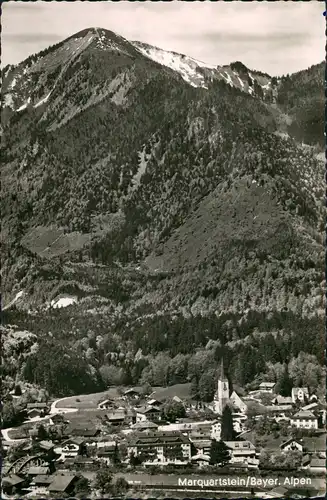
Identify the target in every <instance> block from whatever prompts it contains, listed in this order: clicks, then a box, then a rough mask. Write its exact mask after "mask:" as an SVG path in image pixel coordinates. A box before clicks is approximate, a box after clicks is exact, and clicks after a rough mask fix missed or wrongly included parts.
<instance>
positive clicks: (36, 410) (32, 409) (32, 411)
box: [27, 408, 42, 415]
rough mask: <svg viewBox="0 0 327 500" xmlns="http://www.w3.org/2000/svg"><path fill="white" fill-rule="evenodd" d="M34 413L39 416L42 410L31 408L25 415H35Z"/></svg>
mask: <svg viewBox="0 0 327 500" xmlns="http://www.w3.org/2000/svg"><path fill="white" fill-rule="evenodd" d="M35 412H36V413H39V414H41V413H42V408H31V409H30V410H28V412H27V414H28V415H30V413H35Z"/></svg>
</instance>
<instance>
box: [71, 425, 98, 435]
mask: <svg viewBox="0 0 327 500" xmlns="http://www.w3.org/2000/svg"><path fill="white" fill-rule="evenodd" d="M99 432H100V431H99V430H98V429H94V428H93V429H85V428H84V429H80V428H78V427H76V428H74V429H71V431H70V434H71V435H72V436H84V437H93V436H96V435H97V434H98V433H99Z"/></svg>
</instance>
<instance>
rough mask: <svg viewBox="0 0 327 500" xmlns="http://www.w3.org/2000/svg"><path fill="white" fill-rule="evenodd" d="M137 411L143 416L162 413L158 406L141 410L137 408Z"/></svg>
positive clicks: (141, 408)
mask: <svg viewBox="0 0 327 500" xmlns="http://www.w3.org/2000/svg"><path fill="white" fill-rule="evenodd" d="M136 411H137V413H142V414H145V413H152V412H156V413H159V412H161V410H160V408H157V407H156V406H142V407H140V408H137V409H136Z"/></svg>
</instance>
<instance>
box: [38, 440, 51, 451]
mask: <svg viewBox="0 0 327 500" xmlns="http://www.w3.org/2000/svg"><path fill="white" fill-rule="evenodd" d="M39 446H40V447H41V448H42V449H43V450H52V448H54V444H53V442H52V441H40V442H39Z"/></svg>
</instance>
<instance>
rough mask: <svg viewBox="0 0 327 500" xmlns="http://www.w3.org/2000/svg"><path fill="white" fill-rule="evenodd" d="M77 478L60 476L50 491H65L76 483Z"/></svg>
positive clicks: (50, 487) (54, 481)
mask: <svg viewBox="0 0 327 500" xmlns="http://www.w3.org/2000/svg"><path fill="white" fill-rule="evenodd" d="M75 478H76V476H71V475H68V474H67V475H66V474H65V475H60V476H59V475H58V476H56V477H55V479H54V480H53V482H52V483H51V484H50V486H49V491H65V490H66V489H67V488H68V486H69V485H70V484H71V483H72V482H73V481H74V479H75Z"/></svg>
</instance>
